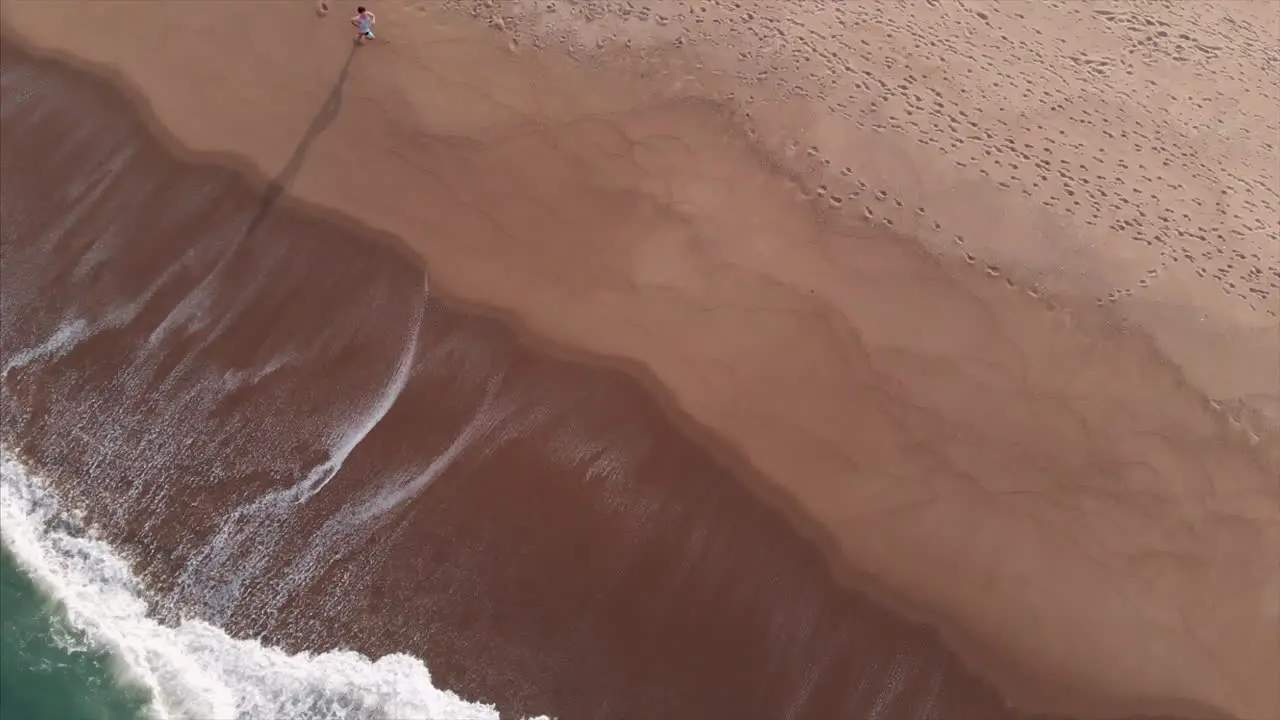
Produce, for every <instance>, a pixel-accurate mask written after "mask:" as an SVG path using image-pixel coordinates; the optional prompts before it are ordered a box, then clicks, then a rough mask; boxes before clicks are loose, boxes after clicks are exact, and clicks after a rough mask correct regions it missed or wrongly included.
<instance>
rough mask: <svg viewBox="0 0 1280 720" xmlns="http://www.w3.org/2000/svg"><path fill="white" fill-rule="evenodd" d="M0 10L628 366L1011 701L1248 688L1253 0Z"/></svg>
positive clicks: (825, 544) (1258, 27) (1255, 370)
mask: <svg viewBox="0 0 1280 720" xmlns="http://www.w3.org/2000/svg"><path fill="white" fill-rule="evenodd" d="M250 8H251V9H250ZM0 9H2V11H3V20H4V23H5V29H6V32H8V33H11V37H12V38H14V39H16V40H18V41H20V42H21V43H23V44H24V45H28V46H30V47H31V48H33V49H34V50H36V51H38V52H40V53H46V54H51V55H53V56H56V57H59V58H64V59H68V60H71V61H74V62H75V63H78V64H80V65H83V66H85V67H90V68H92V69H94V70H96V71H100V72H102V73H104V74H109V75H110V76H111V78H112V79H113V80H114V81H115V82H117V83H118V85H119V86H120V87H121V88H123V89H125V90H127V91H128V92H129V93H131V96H132V97H133V98H134V99H135V100H137V101H138V102H142V103H145V104H146V106H147V112H148V113H150V114H151V117H150V120H151V121H152V122H153V123H154V125H155V131H156V132H158V133H161V134H163V135H164V136H165V137H166V138H167V139H168V142H169V145H170V148H169V149H170V150H171V151H173V152H179V151H181V152H182V153H184V154H185V155H186V156H187V157H198V158H199V159H201V160H203V161H209V162H218V163H223V164H226V165H230V166H234V167H236V168H237V169H240V170H243V171H245V172H246V173H247V174H250V175H252V176H255V177H256V178H258V179H257V180H256V182H257V183H258V185H259V186H260V187H259V189H265V191H266V192H267V197H268V198H273V197H277V196H281V195H285V194H287V195H288V196H289V197H296V198H298V199H300V200H303V201H306V202H308V203H312V204H314V206H316V207H319V208H327V209H329V210H331V211H333V212H335V213H338V214H339V215H340V216H339V215H335V217H337V218H338V219H336V220H335V222H338V223H345V225H344V227H348V228H350V229H353V231H355V230H365V231H378V232H382V233H386V234H387V235H389V236H394V237H396V238H398V239H400V240H401V241H403V243H404V245H405V246H406V247H407V248H408V249H409V250H411V251H412V252H413V253H415V254H417V255H418V256H420V257H421V258H422V259H423V260H424V261H425V265H426V268H427V271H426V274H427V283H426V287H427V289H428V292H429V293H430V294H432V295H439V296H441V297H447V298H450V299H451V300H452V301H453V302H456V303H459V304H466V305H467V306H468V307H474V308H479V309H480V310H481V311H483V312H486V313H489V314H491V315H495V316H498V317H500V318H502V320H503V322H504V323H509V324H511V325H513V326H515V327H518V328H519V329H520V333H521V334H522V335H521V337H523V338H524V342H529V343H536V344H539V346H540V347H546V348H555V353H557V354H559V355H562V356H564V357H571V358H575V359H583V358H596V362H605V363H607V364H610V365H612V366H614V367H618V368H623V369H626V370H627V371H628V372H630V373H631V374H632V375H634V376H635V377H639V378H642V379H643V381H644V383H645V385H646V387H647V388H649V391H650V392H652V393H655V394H656V395H657V396H659V397H661V398H662V401H663V405H664V408H665V412H666V413H667V415H669V416H671V417H674V418H676V419H677V420H678V421H679V422H680V423H682V424H683V426H684V427H685V428H686V429H687V432H688V433H689V434H690V435H692V436H697V437H706V438H714V439H715V442H716V443H721V444H723V446H724V448H727V449H725V450H723V452H720V454H721V455H724V456H728V455H733V456H735V457H736V456H738V455H740V456H741V457H742V458H743V459H744V461H745V462H744V463H743V469H742V470H741V471H740V472H737V474H736V475H737V477H738V480H739V481H740V482H743V483H746V484H747V485H748V486H749V487H750V489H751V490H752V491H753V492H754V494H755V495H756V496H757V497H758V498H763V499H765V500H768V501H769V502H770V503H771V504H772V505H773V506H775V507H777V508H780V509H782V510H783V511H784V512H785V513H786V514H787V516H788V517H789V518H790V519H791V521H792V522H791V525H792V527H793V528H795V529H799V530H801V531H803V532H804V533H805V534H806V535H807V536H808V537H809V539H810V540H811V541H812V543H817V544H818V545H820V546H821V547H822V549H823V550H824V551H825V553H826V558H827V559H828V560H829V561H830V562H831V563H832V566H833V567H834V568H835V571H836V574H837V575H839V576H840V577H841V579H842V580H844V581H846V582H847V583H848V584H851V585H856V586H857V587H860V588H862V589H864V590H867V591H869V592H872V593H873V594H874V595H875V596H876V597H878V598H880V599H882V600H884V601H886V602H889V603H890V604H891V605H892V606H894V607H895V608H897V609H898V610H899V611H900V612H902V613H904V614H906V615H908V616H910V617H913V618H918V619H924V620H928V621H929V622H930V623H934V624H936V626H937V627H938V628H940V629H941V632H942V635H943V636H944V637H945V638H946V641H947V643H948V644H949V646H950V647H951V648H953V649H954V650H955V651H956V652H958V653H959V655H960V657H962V658H964V659H965V661H966V662H967V663H968V664H969V666H970V667H972V668H974V669H975V670H976V671H977V672H979V673H980V674H981V675H983V676H984V677H986V678H988V679H990V680H992V681H993V682H995V683H996V684H997V686H998V687H999V689H1000V690H1001V691H1002V692H1003V693H1005V694H1006V695H1007V696H1008V697H1009V698H1011V699H1012V700H1013V701H1014V702H1015V703H1017V704H1018V705H1019V706H1021V707H1025V708H1030V709H1044V710H1052V711H1061V712H1069V713H1075V714H1078V715H1107V714H1113V715H1114V714H1117V713H1126V712H1138V711H1142V710H1144V709H1148V708H1150V709H1154V710H1153V711H1161V712H1163V711H1165V710H1170V709H1174V710H1177V711H1179V712H1184V713H1185V714H1187V715H1188V716H1191V715H1194V716H1203V717H1210V716H1212V715H1214V714H1215V713H1225V714H1228V715H1230V716H1233V717H1238V718H1242V719H1247V720H1273V719H1274V718H1277V717H1280V691H1278V690H1277V683H1276V678H1277V677H1280V480H1277V478H1278V477H1280V439H1278V438H1280V436H1278V434H1277V428H1278V427H1280V234H1278V233H1280V230H1278V229H1277V214H1278V213H1280V195H1278V193H1280V189H1278V188H1280V147H1278V145H1280V139H1278V135H1280V91H1278V90H1277V82H1278V81H1280V75H1278V73H1280V67H1278V65H1277V63H1278V61H1280V53H1278V50H1277V48H1280V16H1278V14H1277V12H1276V5H1275V4H1273V3H1268V2H1221V3H1209V2H1185V3H1180V2H1173V3H1157V2H1149V3H1138V2H1134V3H1114V4H1110V3H1108V4H1101V3H1096V4H1095V3H1086V2H1034V3H1033V2H1016V3H1015V2H1005V3H979V2H957V1H955V0H936V1H934V0H922V1H921V2H910V3H907V2H902V3H889V2H885V3H871V2H860V3H838V2H829V3H828V2H820V1H818V0H810V1H808V2H804V3H784V2H752V1H749V0H743V1H742V2H733V3H725V2H705V3H677V2H640V1H638V0H637V1H636V2H625V3H624V2H618V3H612V2H598V3H596V2H585V1H584V2H560V1H552V2H546V1H540V2H536V3H535V2H527V3H525V2H513V3H496V2H463V1H461V0H459V1H456V2H387V3H384V4H381V5H378V6H373V9H374V10H375V11H376V12H377V13H378V18H379V25H378V34H379V39H378V41H376V42H374V43H370V44H369V45H368V46H365V47H359V48H354V47H353V46H352V44H351V42H350V40H351V31H350V27H349V26H348V25H346V24H345V17H346V16H347V12H346V11H345V10H343V9H342V8H338V7H335V8H333V10H332V11H330V12H328V13H321V12H317V5H316V4H315V3H313V2H309V1H306V0H299V1H298V2H283V1H282V2H271V3H258V4H253V5H252V6H250V5H249V4H246V3H213V2H200V3H185V2H165V3H161V2H155V3H124V2H121V3H101V2H78V1H73V0H67V1H65V2H24V1H22V0H3V2H2V3H0ZM6 42H9V41H6ZM263 207H264V208H267V209H268V210H269V209H270V207H271V203H270V202H267V203H264V204H263ZM264 217H266V216H265V215H264ZM264 252H265V251H264ZM279 252H285V250H280V251H279ZM379 252H386V250H385V249H383V250H380V251H379ZM273 257H274V256H273ZM282 257H283V256H282ZM344 257H345V256H344ZM356 257H358V255H356V256H352V257H350V258H348V259H347V260H345V261H344V262H349V263H352V264H353V266H354V265H356V264H358V261H357V260H356V259H355V258H356ZM272 262H282V261H281V260H279V259H276V260H272ZM251 267H252V266H246V267H245V272H246V273H250V272H251ZM397 272H399V271H397ZM396 282H401V283H405V284H406V285H405V287H408V288H410V290H408V291H406V292H410V294H412V292H421V290H420V289H419V288H417V286H414V285H413V283H412V282H410V281H409V280H406V279H404V278H400V279H399V280H397V281H396ZM397 287H398V286H397ZM351 291H352V292H356V291H355V290H354V289H353V290H351ZM319 297H320V296H317V298H319ZM312 302H315V303H320V302H321V300H320V299H313V300H312ZM273 303H274V304H269V305H268V307H271V308H276V309H275V311H276V312H281V313H284V312H287V311H286V310H285V309H282V308H286V307H287V305H288V302H287V299H285V298H275V300H274V301H273ZM333 312H334V313H339V312H340V309H339V308H337V307H336V306H335V309H334V310H333ZM351 322H353V323H355V322H357V321H356V320H352V321H351ZM263 332H264V333H265V332H266V331H265V330H264V331H263ZM242 341H243V342H244V343H246V344H247V347H253V346H254V343H263V342H265V340H263V336H257V335H252V334H250V335H249V336H247V337H245V338H242ZM246 352H248V351H247V350H246ZM388 362H390V363H392V364H393V365H394V362H393V361H391V360H386V361H384V365H385V364H386V363H388ZM513 362H514V361H513ZM628 392H630V390H628ZM646 407H647V406H646ZM646 412H649V411H646ZM653 412H655V413H656V412H657V411H656V410H655V411H653ZM673 452H675V451H673ZM673 462H674V461H673ZM726 462H728V461H726ZM748 465H749V468H748V467H747V466H748ZM708 472H710V471H708ZM674 476H675V475H674V474H673V477H674ZM583 533H584V535H583V537H588V536H589V533H587V532H586V531H583ZM157 542H158V541H157ZM602 572H603V571H602ZM547 682H550V680H548V681H547ZM726 686H727V681H726Z"/></svg>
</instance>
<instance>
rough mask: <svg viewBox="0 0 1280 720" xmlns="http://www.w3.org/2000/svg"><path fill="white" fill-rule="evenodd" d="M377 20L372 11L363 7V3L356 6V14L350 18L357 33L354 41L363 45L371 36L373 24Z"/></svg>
mask: <svg viewBox="0 0 1280 720" xmlns="http://www.w3.org/2000/svg"><path fill="white" fill-rule="evenodd" d="M376 22H378V18H377V17H375V16H374V14H373V13H371V12H369V11H368V10H366V9H365V7H364V6H363V5H361V6H360V7H358V8H356V16H355V17H353V18H351V24H352V25H355V26H356V30H358V31H359V33H358V34H357V35H356V42H358V43H360V44H361V45H363V44H364V43H365V41H366V40H371V39H372V38H373V24H374V23H376Z"/></svg>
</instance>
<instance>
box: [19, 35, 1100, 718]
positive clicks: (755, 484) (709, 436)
mask: <svg viewBox="0 0 1280 720" xmlns="http://www.w3.org/2000/svg"><path fill="white" fill-rule="evenodd" d="M8 41H11V40H9V39H6V42H8ZM24 44H27V45H28V46H29V45H30V44H29V43H25V42H24ZM42 54H46V55H47V54H48V53H43V52H42ZM55 55H56V53H55ZM64 59H70V60H71V64H73V65H76V66H86V65H88V66H93V65H94V64H93V63H90V62H86V61H85V60H84V59H83V58H74V59H72V58H69V57H68V58H64ZM97 70H98V72H97V73H95V74H99V76H101V70H102V67H101V66H99V67H97ZM115 75H116V78H115V80H114V81H113V82H112V85H113V86H117V87H120V86H122V87H124V88H126V90H125V92H126V94H127V95H129V96H130V99H131V101H136V100H137V99H142V100H144V101H145V99H146V96H145V94H144V93H141V92H139V91H137V89H136V88H133V87H132V86H131V85H130V84H129V81H128V80H127V79H125V77H126V76H125V75H124V74H122V73H115ZM135 105H136V106H137V103H136V102H135ZM138 107H139V109H140V112H141V113H142V115H143V116H144V117H147V120H146V122H147V124H148V125H149V126H151V127H152V129H153V130H158V131H157V137H160V138H162V141H163V142H164V143H165V144H166V146H170V145H177V146H178V147H180V148H181V150H182V153H181V154H180V155H179V156H180V157H184V158H197V159H200V160H201V161H202V162H205V161H212V162H215V163H216V164H219V165H222V166H227V165H230V166H231V167H234V168H236V169H237V171H238V172H239V173H240V174H242V175H244V176H245V177H250V178H255V179H256V180H254V181H252V182H251V184H253V185H255V186H258V187H265V186H267V185H268V182H264V181H263V177H264V174H263V173H260V172H256V171H255V172H246V169H247V168H253V167H254V165H255V163H254V162H253V161H252V160H251V159H248V158H245V157H242V156H237V155H226V156H223V155H221V154H218V155H210V154H205V153H195V154H193V153H192V152H191V151H190V150H189V148H186V147H184V146H182V145H181V143H180V141H179V140H178V139H177V137H176V136H175V135H172V134H167V133H168V131H167V128H166V126H165V125H164V124H163V123H161V122H160V121H159V120H158V119H157V117H156V115H155V111H154V109H153V108H150V107H149V106H148V105H141V106H138ZM148 116H150V117H148ZM171 149H172V148H171ZM282 200H283V202H285V203H286V204H291V205H293V206H296V207H298V208H301V209H302V210H303V211H305V212H308V213H311V212H315V213H317V214H318V215H319V216H320V217H323V218H324V219H325V220H326V221H334V222H336V223H337V224H338V225H339V226H342V227H344V228H349V229H354V230H358V231H359V234H360V235H361V236H362V237H370V236H373V237H380V238H382V240H380V242H390V243H394V246H395V247H397V249H398V251H399V252H402V253H403V254H404V255H405V256H406V257H412V258H414V259H415V260H416V261H417V262H418V264H419V265H420V266H421V265H422V263H423V262H424V259H423V257H422V254H421V251H420V250H419V249H414V248H411V247H410V246H407V245H406V244H405V243H404V242H403V241H401V240H398V239H397V238H396V237H395V236H393V235H389V234H387V233H383V232H374V231H371V230H370V229H369V228H366V227H361V222H360V221H359V220H358V219H355V218H351V217H348V216H346V215H342V214H340V213H337V212H336V211H334V210H332V209H331V208H328V207H326V206H323V205H317V204H312V203H310V202H307V201H305V200H299V199H296V198H294V197H293V196H289V197H286V198H283V199H282ZM446 264H447V261H446ZM442 287H444V288H445V291H444V293H443V294H442V295H441V298H442V299H443V298H444V297H445V296H447V295H448V294H449V283H447V282H446V283H442ZM433 294H434V293H433ZM445 304H446V305H447V306H449V307H452V308H458V309H465V310H466V311H468V312H471V311H475V310H478V309H480V308H482V307H483V308H484V313H483V314H486V315H488V316H489V317H496V318H499V319H500V320H501V321H502V322H503V324H504V325H507V326H508V327H512V328H514V329H515V330H516V332H517V335H518V336H519V337H520V338H521V340H522V342H523V343H524V344H526V345H528V346H530V347H533V348H536V349H537V350H538V351H540V352H543V351H549V352H550V353H551V354H553V355H556V356H557V357H568V358H572V359H574V360H575V361H581V360H582V359H583V358H587V357H590V358H592V360H591V364H593V365H596V366H602V365H603V366H607V367H616V368H621V369H624V370H625V371H626V372H627V374H628V375H630V376H631V377H634V378H638V379H639V380H640V381H641V382H642V383H643V384H644V385H645V386H646V388H648V389H649V391H650V393H651V394H653V395H654V396H655V397H658V398H660V401H661V404H662V406H663V408H664V410H665V411H666V413H667V415H668V416H669V417H671V418H673V420H675V421H677V422H678V423H679V424H680V426H681V429H682V432H684V433H686V435H691V436H693V437H695V439H696V442H697V444H698V445H699V446H701V447H704V448H711V450H712V452H713V453H714V454H716V455H717V457H718V458H721V461H722V462H728V463H729V464H730V466H731V467H732V468H733V470H734V474H735V475H736V476H737V477H739V478H742V479H748V480H749V482H748V483H747V484H748V485H751V487H752V491H753V493H755V494H756V495H757V496H758V497H759V496H765V497H768V498H769V501H770V503H771V504H772V505H774V506H775V507H780V508H782V510H783V512H784V514H785V515H787V516H788V520H789V521H790V523H791V525H792V526H793V527H794V528H796V529H797V530H799V531H801V532H803V533H804V534H806V535H807V536H811V539H812V536H814V535H818V536H823V540H821V541H819V542H816V544H817V545H818V546H820V547H822V548H823V549H824V555H826V556H827V557H828V560H830V558H831V557H832V556H833V555H834V556H838V557H842V558H844V560H845V562H847V558H845V557H844V556H843V555H842V554H840V553H833V552H832V548H833V547H836V546H838V545H840V543H839V542H838V541H835V540H832V539H830V538H829V537H825V536H826V535H827V534H828V533H827V532H816V530H817V529H818V528H821V527H823V526H822V525H821V524H820V523H817V522H815V521H814V520H813V519H812V518H811V517H809V516H808V514H807V513H806V512H805V511H803V510H801V509H799V508H798V507H797V502H796V501H795V500H794V498H792V497H791V496H790V495H788V494H787V492H786V490H785V489H783V488H781V487H779V484H778V483H777V481H776V480H766V479H764V478H765V476H764V475H758V473H759V471H758V470H756V469H755V467H756V466H755V464H753V463H751V462H750V461H748V460H746V459H744V458H743V457H741V454H740V452H739V451H738V450H736V449H734V448H735V445H734V444H733V443H732V442H731V441H728V440H724V439H723V438H719V436H718V433H717V431H716V430H715V429H714V428H713V426H712V425H709V424H707V423H706V422H703V421H702V420H699V419H697V418H696V417H695V416H694V415H692V414H690V412H691V411H690V410H688V408H687V407H685V406H683V405H682V404H681V403H680V402H679V400H678V394H677V393H676V392H675V391H674V390H672V389H671V388H670V387H669V386H668V385H667V384H666V383H664V382H662V381H661V380H660V379H659V377H658V374H657V372H656V371H654V370H653V369H652V367H651V366H649V365H647V364H645V363H644V362H643V361H641V360H638V359H636V358H626V359H624V358H623V357H619V356H614V357H612V358H609V357H606V356H601V355H600V354H598V353H595V352H592V351H590V350H584V349H580V348H574V346H573V345H571V344H566V343H559V342H557V341H555V340H550V339H548V338H547V337H546V335H545V333H543V332H540V330H539V329H538V328H535V327H532V326H530V324H529V323H528V322H526V321H524V319H523V318H521V317H519V316H518V314H513V313H512V312H511V311H509V310H508V311H502V310H495V309H494V308H493V307H492V306H484V305H483V304H481V303H473V302H468V301H463V300H458V299H456V298H450V299H448V300H447V301H445ZM726 459H727V460H726ZM801 518H803V521H800V519H801ZM828 532H829V531H828ZM842 564H844V563H842ZM874 575H875V574H874V572H872V573H868V577H874ZM846 581H847V578H846ZM858 584H863V585H865V584H867V583H866V579H865V578H863V579H862V580H861V581H860V583H855V586H857V585H858ZM881 592H882V593H884V595H885V596H886V597H890V596H892V595H893V593H891V592H884V591H883V590H881ZM924 604H925V605H927V604H928V603H924ZM900 605H901V602H894V603H891V604H890V606H892V607H895V608H896V607H899V606H900ZM917 614H918V615H919V616H922V617H923V616H936V615H938V614H940V613H937V612H936V611H933V612H923V611H917ZM943 614H944V613H943ZM942 624H943V625H944V626H945V625H946V624H947V623H942ZM951 624H952V626H953V629H952V631H951V632H952V635H951V638H952V643H951V644H952V645H955V646H961V647H963V646H968V647H969V648H970V653H971V654H972V648H973V647H974V645H975V639H973V638H969V639H966V640H964V641H963V642H957V641H956V640H955V638H956V637H958V633H957V632H956V631H955V630H954V625H955V621H954V620H953V621H952V623H951ZM957 649H959V648H957ZM976 664H977V665H978V666H983V665H985V666H986V667H985V668H984V670H985V671H986V673H987V674H992V675H996V676H999V675H1000V673H998V672H997V673H992V671H991V670H992V667H993V666H994V665H995V664H996V663H992V662H990V661H988V662H986V663H976ZM1002 664H1004V665H1006V666H1008V667H1014V666H1018V665H1019V663H1010V662H1008V661H1005V662H1004V663H1002ZM1028 672H1030V673H1031V674H1035V673H1034V671H1032V670H1029V671H1028ZM1007 674H1008V673H1006V675H1007ZM1019 683H1020V684H1022V685H1023V686H1026V685H1027V684H1028V682H1027V679H1025V678H1024V679H1022V680H1020V681H1019ZM1007 689H1008V688H1006V690H1007ZM1041 692H1043V691H1041ZM1065 692H1066V693H1067V694H1072V693H1071V691H1069V690H1068V691H1065ZM1014 697H1017V695H1016V694H1015V695H1014ZM1111 702H1112V704H1113V705H1116V706H1118V704H1116V703H1115V701H1111Z"/></svg>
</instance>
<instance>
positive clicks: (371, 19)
mask: <svg viewBox="0 0 1280 720" xmlns="http://www.w3.org/2000/svg"><path fill="white" fill-rule="evenodd" d="M377 24H378V16H377V15H374V14H373V11H370V12H369V26H370V27H373V26H374V25H377Z"/></svg>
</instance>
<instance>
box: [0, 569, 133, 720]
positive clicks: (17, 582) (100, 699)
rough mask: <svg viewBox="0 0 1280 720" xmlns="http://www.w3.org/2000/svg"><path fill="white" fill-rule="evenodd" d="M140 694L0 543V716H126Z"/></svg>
mask: <svg viewBox="0 0 1280 720" xmlns="http://www.w3.org/2000/svg"><path fill="white" fill-rule="evenodd" d="M148 696H149V693H148V692H147V691H146V690H144V689H142V688H140V687H137V686H135V685H133V684H132V683H130V682H127V681H124V680H122V679H121V676H120V672H119V662H118V661H117V660H116V659H115V658H113V657H111V655H110V654H108V653H107V652H105V651H104V650H102V649H101V648H97V647H95V646H94V643H93V642H91V641H90V640H89V639H88V638H87V637H85V634H84V633H83V632H82V631H80V630H79V629H77V628H76V627H75V626H74V625H72V624H71V623H70V622H69V620H68V619H67V616H66V613H65V612H64V611H63V609H62V607H61V606H60V604H59V603H57V602H56V601H54V600H53V599H52V598H50V597H49V596H48V595H46V594H45V593H44V592H42V591H41V590H40V588H39V587H38V586H37V585H36V583H35V581H34V580H33V579H32V578H31V577H29V576H28V575H27V574H26V573H24V572H23V571H22V568H21V567H20V566H19V565H18V562H17V560H16V559H15V558H14V556H13V554H12V553H11V552H10V551H9V549H8V548H7V547H4V548H0V719H2V720H26V719H28V718H29V719H30V720H55V719H56V720H63V719H65V720H134V719H135V718H145V717H148V716H149V714H148V713H147V712H146V707H147V703H148Z"/></svg>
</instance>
